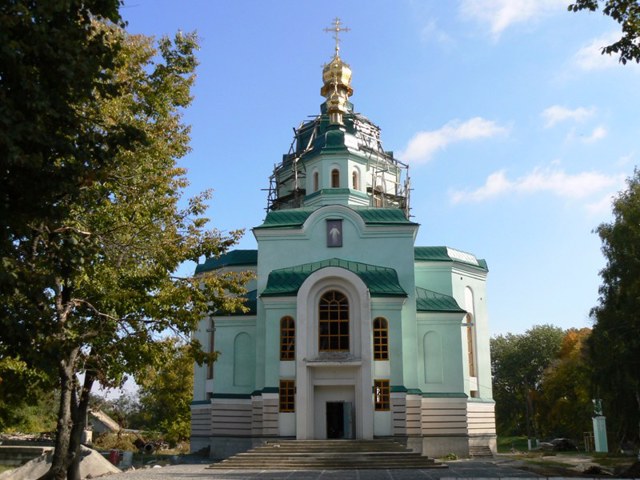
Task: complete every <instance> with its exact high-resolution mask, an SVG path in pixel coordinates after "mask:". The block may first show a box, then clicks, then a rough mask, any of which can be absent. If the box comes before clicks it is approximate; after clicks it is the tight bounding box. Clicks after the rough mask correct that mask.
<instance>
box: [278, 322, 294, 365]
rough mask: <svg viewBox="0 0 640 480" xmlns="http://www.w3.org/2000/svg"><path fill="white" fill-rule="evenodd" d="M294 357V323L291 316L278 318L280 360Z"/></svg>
mask: <svg viewBox="0 0 640 480" xmlns="http://www.w3.org/2000/svg"><path fill="white" fill-rule="evenodd" d="M295 359H296V325H295V323H294V321H293V318H291V317H289V316H287V317H282V318H281V319H280V360H295Z"/></svg>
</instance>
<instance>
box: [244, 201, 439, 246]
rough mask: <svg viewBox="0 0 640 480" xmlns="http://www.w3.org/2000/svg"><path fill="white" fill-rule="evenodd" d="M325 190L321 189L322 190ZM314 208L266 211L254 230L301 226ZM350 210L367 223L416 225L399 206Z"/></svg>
mask: <svg viewBox="0 0 640 480" xmlns="http://www.w3.org/2000/svg"><path fill="white" fill-rule="evenodd" d="M327 190H334V191H335V192H337V193H343V192H350V190H349V189H342V188H335V189H327ZM327 190H322V192H326V191H327ZM316 193H318V192H316ZM321 208H322V207H321ZM316 210H317V209H313V208H294V209H288V210H272V211H270V212H269V213H267V218H265V220H264V222H263V223H262V225H260V226H258V227H256V230H260V229H266V228H302V225H303V224H304V222H306V221H307V218H309V216H310V215H311V214H312V213H313V212H314V211H316ZM352 210H353V211H354V212H356V213H357V214H358V215H360V217H361V218H362V220H363V221H364V223H365V224H367V225H417V224H416V223H414V222H412V221H410V220H407V217H405V216H404V212H403V211H402V210H400V209H399V208H352ZM445 248H446V247H445Z"/></svg>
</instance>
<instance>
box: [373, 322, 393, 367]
mask: <svg viewBox="0 0 640 480" xmlns="http://www.w3.org/2000/svg"><path fill="white" fill-rule="evenodd" d="M377 322H379V323H381V324H382V325H380V326H378V325H376V323H377ZM373 359H374V360H376V361H385V360H389V322H388V321H387V319H386V318H384V317H376V318H374V319H373Z"/></svg>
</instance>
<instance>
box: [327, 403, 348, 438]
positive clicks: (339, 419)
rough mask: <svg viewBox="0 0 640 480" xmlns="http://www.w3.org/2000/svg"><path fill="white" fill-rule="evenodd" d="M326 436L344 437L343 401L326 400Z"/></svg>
mask: <svg viewBox="0 0 640 480" xmlns="http://www.w3.org/2000/svg"><path fill="white" fill-rule="evenodd" d="M327 438H344V402H327Z"/></svg>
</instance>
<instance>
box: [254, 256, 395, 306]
mask: <svg viewBox="0 0 640 480" xmlns="http://www.w3.org/2000/svg"><path fill="white" fill-rule="evenodd" d="M326 267H340V268H344V269H346V270H349V271H350V272H353V273H355V274H356V275H358V276H359V277H360V278H361V279H362V281H363V282H364V283H365V285H367V287H368V288H369V293H370V294H371V296H372V297H406V296H407V293H406V292H405V291H404V290H403V289H402V287H401V286H400V283H399V282H398V274H397V273H396V271H395V270H394V269H393V268H388V267H379V266H377V265H368V264H366V263H360V262H350V261H347V260H342V259H339V258H331V259H328V260H323V261H321V262H314V263H306V264H303V265H297V266H295V267H289V268H282V269H279V270H273V271H272V272H271V273H270V274H269V279H268V280H267V288H265V289H264V291H263V292H262V296H263V297H280V296H290V295H296V294H297V293H298V290H299V289H300V286H301V285H302V283H303V282H304V281H305V280H306V279H307V277H309V275H311V274H312V273H314V272H316V271H317V270H320V269H322V268H326Z"/></svg>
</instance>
